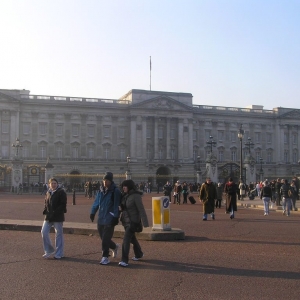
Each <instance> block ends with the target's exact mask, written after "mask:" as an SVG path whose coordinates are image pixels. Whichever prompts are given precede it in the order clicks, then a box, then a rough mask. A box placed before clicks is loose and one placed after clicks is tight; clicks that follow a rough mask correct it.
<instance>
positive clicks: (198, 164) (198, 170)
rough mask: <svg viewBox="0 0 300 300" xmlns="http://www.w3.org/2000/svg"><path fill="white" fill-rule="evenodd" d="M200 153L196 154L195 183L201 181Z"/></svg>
mask: <svg viewBox="0 0 300 300" xmlns="http://www.w3.org/2000/svg"><path fill="white" fill-rule="evenodd" d="M200 162H201V160H200V155H198V156H197V183H201V179H200V176H201V169H200Z"/></svg>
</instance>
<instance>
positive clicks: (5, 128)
mask: <svg viewBox="0 0 300 300" xmlns="http://www.w3.org/2000/svg"><path fill="white" fill-rule="evenodd" d="M1 129H2V130H1V131H2V133H9V122H8V121H2V126H1Z"/></svg>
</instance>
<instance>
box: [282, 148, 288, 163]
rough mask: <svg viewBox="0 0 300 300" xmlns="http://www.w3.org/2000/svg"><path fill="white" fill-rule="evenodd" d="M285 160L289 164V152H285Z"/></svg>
mask: <svg viewBox="0 0 300 300" xmlns="http://www.w3.org/2000/svg"><path fill="white" fill-rule="evenodd" d="M283 159H284V162H285V163H288V162H289V153H288V151H287V150H285V151H284V157H283Z"/></svg>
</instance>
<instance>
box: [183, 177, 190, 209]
mask: <svg viewBox="0 0 300 300" xmlns="http://www.w3.org/2000/svg"><path fill="white" fill-rule="evenodd" d="M188 194H189V187H188V185H187V183H186V182H184V183H183V185H182V195H183V202H182V204H187V197H188Z"/></svg>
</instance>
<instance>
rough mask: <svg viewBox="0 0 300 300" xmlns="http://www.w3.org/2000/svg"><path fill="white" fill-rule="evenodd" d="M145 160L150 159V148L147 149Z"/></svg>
mask: <svg viewBox="0 0 300 300" xmlns="http://www.w3.org/2000/svg"><path fill="white" fill-rule="evenodd" d="M147 159H148V160H150V159H151V150H150V148H148V149H147Z"/></svg>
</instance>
